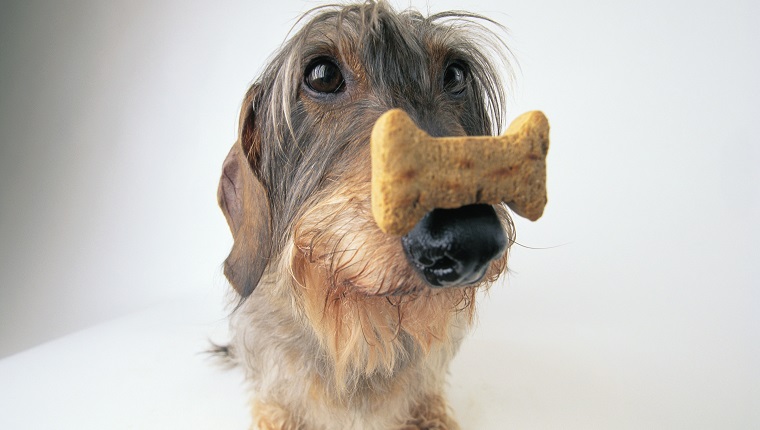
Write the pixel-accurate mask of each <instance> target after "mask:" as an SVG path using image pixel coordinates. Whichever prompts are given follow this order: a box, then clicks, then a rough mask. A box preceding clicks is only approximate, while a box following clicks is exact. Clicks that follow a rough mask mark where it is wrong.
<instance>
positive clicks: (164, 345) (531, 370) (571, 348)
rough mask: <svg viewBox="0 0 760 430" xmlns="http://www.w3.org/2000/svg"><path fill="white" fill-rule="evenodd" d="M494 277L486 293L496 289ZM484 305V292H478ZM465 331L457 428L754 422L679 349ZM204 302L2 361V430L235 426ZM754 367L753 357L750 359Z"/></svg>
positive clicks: (233, 386)
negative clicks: (211, 350) (211, 347)
mask: <svg viewBox="0 0 760 430" xmlns="http://www.w3.org/2000/svg"><path fill="white" fill-rule="evenodd" d="M504 290H505V289H504V288H503V286H496V287H495V289H494V290H493V291H492V295H500V294H501V293H503V292H505V291H504ZM481 299H482V301H481V303H483V304H484V305H486V308H488V307H489V306H488V304H489V302H491V299H492V298H482V297H481ZM486 314H488V315H484V316H483V317H482V319H481V328H486V327H483V326H491V328H498V329H500V330H501V331H502V336H500V339H499V340H493V339H488V337H487V336H483V333H482V332H483V331H487V330H478V331H476V332H475V335H474V336H472V337H471V338H470V339H469V340H468V341H466V342H465V344H464V346H463V348H462V350H461V352H460V354H459V355H458V356H457V358H456V359H455V362H454V364H453V366H452V369H451V376H450V379H449V380H450V389H449V393H450V394H449V396H450V400H451V403H452V406H453V408H454V410H455V413H456V415H457V417H458V419H459V421H460V423H461V424H462V426H463V428H464V429H479V430H503V429H579V430H580V429H684V430H686V429H716V428H721V429H723V428H726V429H728V428H730V429H751V428H756V425H757V424H758V422H760V421H758V409H757V408H756V407H755V406H757V404H756V403H754V404H753V402H754V401H753V400H752V399H753V398H754V399H756V395H757V385H756V383H755V382H756V381H742V380H739V379H737V378H740V377H741V376H742V375H741V370H740V369H741V366H742V365H749V364H750V363H740V362H736V363H734V364H735V365H736V366H738V368H739V369H736V368H732V367H731V366H726V365H727V364H728V363H722V364H721V363H705V362H704V359H703V358H700V357H699V356H698V355H695V356H693V357H685V356H678V357H674V354H677V353H679V349H681V348H682V347H681V346H671V345H667V344H663V343H658V341H657V339H654V340H652V341H651V342H649V341H642V340H639V341H636V340H631V339H626V338H622V337H616V336H613V335H612V333H610V332H609V331H608V330H603V329H594V328H591V327H589V328H587V329H586V330H585V331H583V332H580V331H579V330H578V328H577V327H569V328H565V329H554V330H550V329H548V328H547V327H543V328H538V329H537V328H530V327H525V326H522V325H521V324H520V323H518V322H515V321H512V322H513V323H512V324H509V325H508V326H507V327H500V328H499V327H493V324H494V323H495V322H496V321H497V319H496V318H494V317H493V315H491V316H489V315H490V314H491V313H490V312H486ZM225 333H226V322H225V320H224V314H223V313H222V312H220V311H219V310H218V307H217V306H216V305H215V304H214V303H213V302H209V301H208V300H206V301H199V300H197V299H193V300H182V301H176V302H170V303H167V304H164V305H161V306H157V307H154V308H152V309H149V310H146V311H142V312H139V313H136V314H134V315H130V316H128V317H124V318H120V319H117V320H114V321H110V322H107V323H103V324H100V325H98V326H95V327H91V328H89V329H86V330H83V331H80V332H78V333H74V334H71V335H69V336H66V337H63V338H61V339H58V340H55V341H53V342H50V343H47V344H45V345H42V346H39V347H37V348H33V349H31V350H28V351H25V352H23V353H20V354H17V355H14V356H11V357H8V358H5V359H3V360H0V405H1V407H0V428H2V429H9V430H16V429H18V430H21V429H40V430H42V429H72V430H74V429H76V430H88V429H92V430H101V429H112V430H121V429H124V430H127V429H142V430H149V429H156V430H158V429H184V430H192V429H199V430H200V429H244V428H247V425H248V423H249V417H248V409H247V398H248V394H247V393H246V390H245V388H244V384H243V382H242V381H243V379H242V378H243V376H242V372H241V371H240V370H239V369H233V370H227V369H222V368H220V367H219V366H217V364H215V361H214V360H211V359H210V358H209V357H208V356H207V355H206V354H204V353H203V351H204V350H205V349H206V348H207V347H208V345H209V344H208V341H209V339H213V340H215V341H223V339H224V338H225ZM753 364H754V363H753Z"/></svg>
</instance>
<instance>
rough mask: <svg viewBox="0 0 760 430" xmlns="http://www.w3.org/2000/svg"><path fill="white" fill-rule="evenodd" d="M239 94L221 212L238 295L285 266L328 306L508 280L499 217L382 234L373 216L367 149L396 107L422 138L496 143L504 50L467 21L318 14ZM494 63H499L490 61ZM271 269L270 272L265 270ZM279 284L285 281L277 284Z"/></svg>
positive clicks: (370, 9)
mask: <svg viewBox="0 0 760 430" xmlns="http://www.w3.org/2000/svg"><path fill="white" fill-rule="evenodd" d="M305 19H306V20H307V22H306V23H305V24H304V26H303V27H302V29H301V30H300V31H298V32H297V33H296V34H295V35H294V36H293V37H292V38H291V39H290V40H289V41H288V42H286V43H285V44H284V46H283V47H282V49H281V50H280V51H279V53H278V54H277V55H276V56H274V58H273V59H272V60H271V62H270V63H269V65H268V67H267V68H266V69H265V70H264V72H263V74H262V75H261V77H260V78H259V79H258V80H257V81H256V82H255V83H254V84H253V86H252V87H251V89H250V90H249V92H248V94H247V96H246V98H245V101H244V103H243V108H242V112H241V116H240V131H239V139H238V141H237V142H236V143H235V145H234V146H233V148H232V150H231V151H230V154H229V155H228V157H227V159H226V160H225V162H224V167H223V174H222V178H221V181H220V185H219V203H220V206H221V207H222V210H223V211H224V214H225V216H226V218H227V221H228V223H229V225H230V228H231V230H232V233H233V236H234V240H235V241H234V246H233V249H232V252H231V253H230V256H229V257H228V258H227V260H226V262H225V274H226V276H227V277H228V279H229V280H230V282H231V284H232V285H233V287H234V288H235V289H236V290H237V292H238V293H239V294H240V295H241V296H242V297H243V298H245V297H247V296H248V295H250V294H251V293H252V292H253V291H254V289H255V288H256V287H257V285H258V284H259V282H260V280H261V278H262V276H263V275H264V274H265V272H267V270H270V271H274V270H277V271H279V272H280V273H283V267H280V266H281V265H282V264H283V263H281V262H282V261H286V262H287V263H286V265H287V266H288V267H287V269H288V270H287V271H285V272H284V273H290V274H292V276H293V277H294V278H295V280H296V281H297V282H298V283H299V284H301V285H306V284H310V285H311V284H319V285H323V286H326V287H327V288H328V289H330V290H331V291H333V292H334V293H335V294H339V295H340V294H345V293H346V292H350V293H352V294H353V293H356V294H360V295H365V296H388V295H402V294H410V293H414V294H419V293H421V292H424V291H432V288H433V287H441V286H445V287H461V286H467V287H471V286H478V285H483V284H488V283H490V282H492V281H493V280H495V279H496V277H498V275H499V274H500V273H501V272H503V270H504V269H505V268H506V258H507V257H506V254H507V253H506V249H507V248H508V245H509V243H511V238H512V224H511V220H510V217H509V215H508V213H507V210H506V209H505V208H504V207H503V206H501V205H499V206H468V207H464V208H460V209H453V210H435V211H433V212H431V213H429V214H428V215H427V216H426V217H425V218H424V219H423V220H422V221H420V223H419V224H418V225H417V226H416V227H415V228H414V230H412V231H411V232H410V233H409V234H407V235H405V236H403V237H398V236H393V235H387V234H384V233H382V232H381V231H380V229H379V228H378V227H377V225H376V224H375V222H374V220H373V218H372V214H371V209H370V173H371V168H370V155H369V154H370V151H369V137H370V132H371V129H372V126H373V124H374V123H375V121H376V120H377V118H378V117H379V116H380V115H381V114H382V113H384V112H386V111H387V110H389V109H392V108H401V109H403V110H404V111H406V113H408V114H409V115H410V117H411V118H412V119H413V120H414V122H415V123H416V124H417V125H418V126H419V127H420V128H421V129H422V130H424V131H426V132H427V133H429V134H430V135H432V136H456V135H485V134H497V133H499V132H500V128H501V124H502V119H503V112H504V101H505V94H504V86H503V82H502V79H501V78H500V76H501V74H500V73H499V70H500V68H499V67H497V65H499V66H501V65H507V62H506V61H505V59H506V58H507V56H506V55H507V54H508V50H507V49H506V47H505V46H504V45H503V43H502V42H501V41H500V39H499V38H498V37H497V36H495V35H494V33H492V32H490V31H489V30H488V29H487V27H488V26H490V25H491V24H493V23H492V22H491V21H489V20H487V19H485V18H482V17H479V16H476V15H472V14H468V13H462V12H456V13H455V12H451V13H441V14H437V15H432V16H430V17H424V16H422V15H421V14H419V13H418V12H415V11H411V10H410V11H404V12H401V13H397V12H396V11H394V10H393V9H392V8H390V7H389V6H388V5H387V4H386V3H384V2H378V3H375V2H367V3H363V4H358V5H348V6H341V7H327V8H319V9H316V10H314V11H312V12H311V13H309V14H307V17H306V18H305ZM494 61H496V63H494ZM275 266H278V267H275ZM281 276H282V275H281Z"/></svg>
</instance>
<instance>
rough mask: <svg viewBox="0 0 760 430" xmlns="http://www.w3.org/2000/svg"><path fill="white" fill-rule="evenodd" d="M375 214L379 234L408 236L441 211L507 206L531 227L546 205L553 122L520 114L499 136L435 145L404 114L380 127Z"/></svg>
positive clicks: (376, 131)
mask: <svg viewBox="0 0 760 430" xmlns="http://www.w3.org/2000/svg"><path fill="white" fill-rule="evenodd" d="M371 148H372V213H373V215H374V217H375V221H377V224H378V226H379V227H380V229H381V230H383V231H384V232H386V233H389V234H397V235H402V234H406V233H407V232H409V230H411V229H412V228H413V227H414V225H415V224H416V223H417V222H418V221H419V220H420V219H421V218H422V217H423V216H424V215H425V214H426V213H428V212H429V211H431V210H433V209H435V208H457V207H460V206H464V205H469V204H474V203H487V204H498V203H501V202H504V203H506V204H507V205H508V206H509V207H510V208H511V209H512V210H513V211H515V212H516V213H517V214H518V215H520V216H523V217H525V218H528V219H529V220H531V221H535V220H537V219H538V218H539V217H541V214H543V211H544V206H545V205H546V153H547V151H548V150H549V121H548V120H547V119H546V116H544V114H543V113H541V112H540V111H532V112H527V113H524V114H522V115H520V116H519V117H518V118H517V119H515V120H514V121H513V122H512V124H511V125H510V126H509V129H507V131H506V132H505V133H504V134H503V135H501V136H497V137H495V136H477V137H473V136H461V137H441V138H433V137H431V136H430V135H428V134H427V133H425V132H424V131H422V130H420V129H419V128H417V127H416V125H415V124H414V122H413V121H412V119H411V118H409V116H408V115H407V114H406V113H405V112H404V111H402V110H401V109H393V110H390V111H388V112H386V113H384V114H383V115H382V116H381V117H380V118H379V119H378V120H377V122H376V123H375V126H374V128H373V129H372V137H371Z"/></svg>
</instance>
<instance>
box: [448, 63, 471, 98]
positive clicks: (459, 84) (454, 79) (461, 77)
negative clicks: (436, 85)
mask: <svg viewBox="0 0 760 430" xmlns="http://www.w3.org/2000/svg"><path fill="white" fill-rule="evenodd" d="M443 89H444V91H446V92H447V93H449V94H452V95H455V96H458V95H461V94H462V93H464V91H465V90H466V89H467V68H466V67H465V65H464V64H462V63H459V62H454V63H451V64H449V65H448V67H446V71H445V72H444V73H443Z"/></svg>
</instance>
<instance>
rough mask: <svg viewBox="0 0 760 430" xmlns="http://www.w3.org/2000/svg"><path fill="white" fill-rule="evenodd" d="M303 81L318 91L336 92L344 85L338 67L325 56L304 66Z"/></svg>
mask: <svg viewBox="0 0 760 430" xmlns="http://www.w3.org/2000/svg"><path fill="white" fill-rule="evenodd" d="M304 82H305V83H306V86H308V87H309V88H310V89H312V90H314V91H316V92H318V93H337V92H340V91H341V90H342V89H343V86H344V81H343V74H342V73H341V72H340V67H338V65H337V64H335V63H334V62H333V61H332V60H329V59H327V58H321V59H318V60H316V61H314V62H312V63H311V64H310V65H309V67H307V68H306V73H305V74H304Z"/></svg>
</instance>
